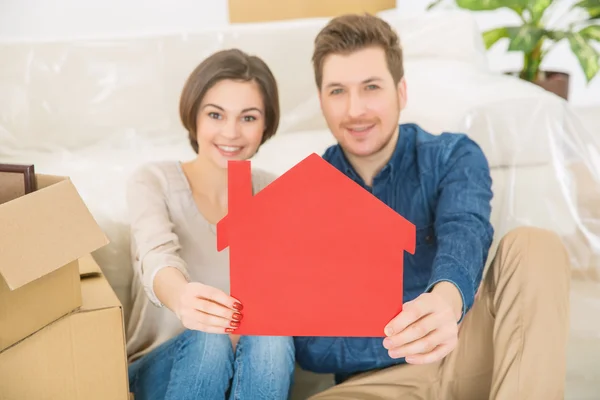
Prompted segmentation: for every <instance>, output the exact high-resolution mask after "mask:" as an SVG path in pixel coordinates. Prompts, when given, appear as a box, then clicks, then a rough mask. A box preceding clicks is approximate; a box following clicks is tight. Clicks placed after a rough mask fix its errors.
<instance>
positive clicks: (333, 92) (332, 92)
mask: <svg viewBox="0 0 600 400" xmlns="http://www.w3.org/2000/svg"><path fill="white" fill-rule="evenodd" d="M340 93H342V89H333V90H332V91H331V93H330V94H340Z"/></svg>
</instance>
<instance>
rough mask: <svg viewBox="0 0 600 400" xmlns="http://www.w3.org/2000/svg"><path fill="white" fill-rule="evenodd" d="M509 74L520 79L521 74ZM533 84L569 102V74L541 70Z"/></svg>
mask: <svg viewBox="0 0 600 400" xmlns="http://www.w3.org/2000/svg"><path fill="white" fill-rule="evenodd" d="M507 74H508V75H512V76H515V77H519V72H508V73H507ZM532 83H534V84H536V85H538V86H540V87H542V88H544V89H546V90H547V91H549V92H551V93H554V94H555V95H557V96H559V97H562V98H563V99H565V100H569V74H567V73H565V72H558V71H542V70H540V76H539V77H538V79H536V80H535V81H534V82H532Z"/></svg>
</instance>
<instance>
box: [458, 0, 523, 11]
mask: <svg viewBox="0 0 600 400" xmlns="http://www.w3.org/2000/svg"><path fill="white" fill-rule="evenodd" d="M527 1H528V0H456V4H457V5H458V6H459V7H460V8H465V9H467V10H471V11H491V10H497V9H499V8H503V7H507V8H510V9H512V10H515V11H516V12H518V13H519V14H520V13H521V12H523V9H525V6H526V5H527Z"/></svg>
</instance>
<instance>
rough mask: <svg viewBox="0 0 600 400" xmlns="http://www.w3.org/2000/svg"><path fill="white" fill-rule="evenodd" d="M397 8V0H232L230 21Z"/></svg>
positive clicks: (305, 16)
mask: <svg viewBox="0 0 600 400" xmlns="http://www.w3.org/2000/svg"><path fill="white" fill-rule="evenodd" d="M392 8H396V0H286V1H272V0H229V22H231V23H241V22H266V21H280V20H288V19H297V18H315V17H333V16H336V15H341V14H346V13H363V12H368V13H371V14H375V13H377V12H379V11H383V10H389V9H392Z"/></svg>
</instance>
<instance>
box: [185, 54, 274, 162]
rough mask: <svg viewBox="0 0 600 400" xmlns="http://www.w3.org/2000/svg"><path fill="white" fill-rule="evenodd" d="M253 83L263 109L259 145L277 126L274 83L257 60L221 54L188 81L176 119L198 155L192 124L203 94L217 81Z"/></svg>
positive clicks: (195, 133) (204, 63)
mask: <svg viewBox="0 0 600 400" xmlns="http://www.w3.org/2000/svg"><path fill="white" fill-rule="evenodd" d="M225 79H231V80H234V81H243V82H251V81H253V82H256V84H257V85H258V87H259V89H260V92H261V95H262V99H263V103H264V107H265V131H264V133H263V137H262V141H261V144H263V143H264V142H266V141H267V140H268V139H269V138H271V137H272V136H273V135H274V134H275V132H276V131H277V127H278V126H279V113H280V111H279V92H278V89H277V81H276V80H275V77H274V76H273V73H272V72H271V70H270V69H269V67H268V66H267V64H266V63H265V62H264V61H263V60H261V59H260V58H259V57H256V56H251V55H248V54H246V53H244V52H243V51H241V50H238V49H229V50H222V51H219V52H216V53H214V54H213V55H211V56H210V57H208V58H206V59H205V60H204V61H202V62H201V63H200V64H199V65H198V66H197V67H196V68H195V69H194V71H193V72H192V73H191V74H190V76H189V77H188V79H187V81H186V83H185V85H184V87H183V91H182V93H181V98H180V100H179V116H180V118H181V122H182V123H183V126H184V127H185V129H186V130H187V131H188V134H189V139H190V144H191V145H192V148H193V149H194V151H195V152H196V153H198V139H197V132H196V129H197V127H196V120H197V118H198V109H199V107H200V104H201V103H202V99H203V98H204V96H205V95H206V92H207V91H208V90H209V89H210V88H212V87H213V86H214V85H215V84H216V83H218V82H219V81H222V80H225Z"/></svg>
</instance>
